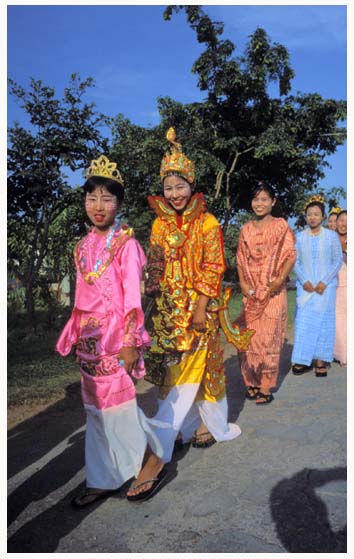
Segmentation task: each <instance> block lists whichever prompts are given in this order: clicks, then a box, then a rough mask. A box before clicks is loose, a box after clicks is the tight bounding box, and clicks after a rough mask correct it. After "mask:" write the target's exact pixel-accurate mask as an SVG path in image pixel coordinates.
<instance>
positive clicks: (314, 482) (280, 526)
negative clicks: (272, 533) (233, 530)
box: [270, 467, 347, 553]
mask: <svg viewBox="0 0 354 559" xmlns="http://www.w3.org/2000/svg"><path fill="white" fill-rule="evenodd" d="M346 479H347V470H346V468H344V467H338V468H331V469H327V470H313V469H304V470H301V471H300V472H298V473H297V474H295V475H294V476H292V477H291V478H289V479H283V480H282V481H280V482H279V483H277V484H276V485H275V487H273V489H272V491H271V494H270V509H271V514H272V518H273V521H274V522H275V527H276V531H277V535H278V537H279V539H280V541H281V542H282V544H283V546H284V547H285V549H286V550H287V551H288V552H290V553H345V552H346V540H347V528H346V526H345V527H343V528H342V529H340V530H339V531H338V532H335V531H333V530H332V529H331V526H330V522H329V517H328V511H327V507H326V504H325V503H324V502H323V500H322V499H320V498H319V497H318V496H317V495H316V491H315V490H316V488H317V487H322V486H323V485H325V484H327V483H330V482H333V481H341V480H343V481H345V480H346Z"/></svg>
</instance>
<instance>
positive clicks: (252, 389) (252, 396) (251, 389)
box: [245, 386, 259, 400]
mask: <svg viewBox="0 0 354 559" xmlns="http://www.w3.org/2000/svg"><path fill="white" fill-rule="evenodd" d="M258 394H259V388H258V386H247V391H246V394H245V398H247V400H256V398H257V396H258Z"/></svg>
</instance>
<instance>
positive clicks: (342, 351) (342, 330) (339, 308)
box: [333, 253, 347, 365]
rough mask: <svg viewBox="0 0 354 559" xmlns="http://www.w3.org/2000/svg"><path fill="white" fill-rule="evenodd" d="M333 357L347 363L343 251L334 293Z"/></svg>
mask: <svg viewBox="0 0 354 559" xmlns="http://www.w3.org/2000/svg"><path fill="white" fill-rule="evenodd" d="M333 356H334V359H336V360H337V361H339V362H340V363H341V364H342V365H345V364H346V363H347V254H346V253H343V264H342V267H341V269H340V270H339V273H338V287H337V294H336V337H335V342H334V351H333Z"/></svg>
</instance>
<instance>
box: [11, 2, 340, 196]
mask: <svg viewBox="0 0 354 559" xmlns="http://www.w3.org/2000/svg"><path fill="white" fill-rule="evenodd" d="M204 9H205V11H206V12H207V13H208V14H209V15H210V16H211V17H212V19H214V20H217V21H222V22H224V23H225V31H224V37H225V38H228V39H230V40H232V41H233V43H234V44H235V45H236V51H235V54H237V55H241V54H242V53H243V51H244V47H245V45H246V42H247V40H248V37H249V35H250V34H251V33H252V32H253V31H254V30H255V29H256V27H263V28H264V29H265V30H266V31H267V33H268V34H269V36H270V38H271V39H272V40H273V41H275V42H279V43H282V44H284V46H286V47H287V49H288V50H289V52H290V56H291V63H292V66H293V68H294V70H295V73H296V76H295V79H294V80H293V82H292V85H293V92H294V93H295V92H297V91H301V92H318V93H320V94H321V95H322V96H323V97H329V98H334V99H346V97H347V84H346V63H347V61H346V46H347V45H346V6H344V5H293V6H291V5H262V6H259V5H228V6H218V5H206V6H204ZM163 10H164V6H163V5H154V6H151V5H140V6H131V5H128V6H127V5H110V6H94V5H81V6H80V5H76V6H70V5H59V6H58V5H57V6H54V5H45V6H41V5H32V6H8V7H7V11H8V12H7V16H8V27H7V33H8V45H7V55H8V76H9V77H11V78H13V79H15V80H16V81H17V82H19V83H20V84H22V85H23V86H26V85H27V84H28V83H29V79H30V78H31V77H33V78H36V79H41V80H42V81H43V82H44V83H45V84H47V85H50V86H54V87H55V88H56V90H57V92H58V93H62V91H63V88H64V87H65V86H66V85H67V83H68V81H69V78H70V74H71V73H73V72H78V73H79V74H80V75H81V77H82V78H85V77H87V76H92V77H93V78H94V79H95V82H96V87H95V88H94V89H93V90H91V91H90V93H89V95H88V97H87V99H88V100H92V101H94V102H95V103H96V105H97V108H98V109H99V110H100V111H102V112H103V113H105V114H108V115H110V116H115V115H117V114H118V113H123V114H124V116H126V117H128V118H129V119H130V120H131V121H132V122H134V123H135V124H138V125H142V126H149V125H154V124H156V123H157V122H158V120H159V115H158V112H157V103H156V99H157V97H159V96H162V97H163V96H166V95H168V96H170V97H172V98H173V99H175V100H178V101H181V102H192V101H196V100H201V99H203V96H204V94H203V93H201V92H200V91H199V90H198V88H197V80H196V76H195V75H193V74H192V73H191V68H192V65H193V62H194V61H195V60H196V58H197V57H198V56H199V54H200V53H201V52H202V50H203V46H201V45H199V44H198V42H197V40H196V36H195V33H194V31H193V30H191V29H190V27H189V26H188V25H187V23H186V18H185V14H184V12H182V13H180V14H178V15H174V16H173V18H172V20H171V21H170V22H165V21H164V20H163V17H162V14H163ZM14 119H17V120H19V122H20V123H25V122H26V119H25V117H24V115H23V113H22V111H20V110H19V108H18V107H17V106H16V105H15V104H14V102H13V100H12V99H11V98H10V99H9V102H8V124H9V125H10V124H12V122H13V120H14ZM329 162H330V164H331V165H332V169H329V170H328V171H327V175H326V178H325V180H324V181H323V186H343V187H344V188H346V184H347V178H346V148H345V146H343V147H341V148H339V150H338V152H337V153H336V154H335V155H334V156H332V157H331V158H330V159H329Z"/></svg>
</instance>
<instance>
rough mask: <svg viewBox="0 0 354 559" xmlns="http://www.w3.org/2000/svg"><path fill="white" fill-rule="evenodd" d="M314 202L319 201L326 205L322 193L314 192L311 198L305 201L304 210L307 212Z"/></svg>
mask: <svg viewBox="0 0 354 559" xmlns="http://www.w3.org/2000/svg"><path fill="white" fill-rule="evenodd" d="M313 202H319V203H320V204H323V205H325V199H324V198H323V196H322V194H314V195H313V196H310V198H309V199H308V200H307V202H306V203H305V205H304V212H306V210H307V208H308V206H309V205H310V204H312V203H313Z"/></svg>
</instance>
